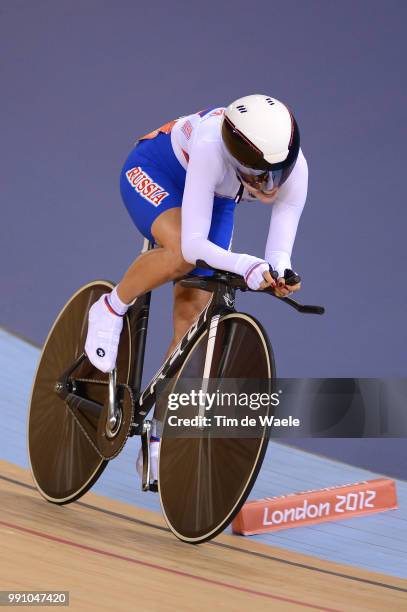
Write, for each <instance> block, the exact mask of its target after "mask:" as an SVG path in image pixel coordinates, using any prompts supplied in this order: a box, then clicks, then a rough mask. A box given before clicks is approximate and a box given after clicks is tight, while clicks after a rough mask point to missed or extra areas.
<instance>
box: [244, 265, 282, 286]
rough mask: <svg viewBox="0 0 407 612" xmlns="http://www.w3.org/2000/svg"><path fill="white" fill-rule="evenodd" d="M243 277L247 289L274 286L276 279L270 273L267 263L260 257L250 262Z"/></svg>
mask: <svg viewBox="0 0 407 612" xmlns="http://www.w3.org/2000/svg"><path fill="white" fill-rule="evenodd" d="M253 259H254V258H253ZM244 279H245V281H246V283H247V286H248V287H249V289H253V290H254V291H258V290H259V289H265V288H266V287H273V288H274V287H276V281H275V280H274V278H273V277H272V275H271V273H270V266H269V264H268V263H267V262H266V261H263V260H261V259H257V260H255V261H254V262H252V263H251V265H250V266H249V267H248V269H247V270H246V272H245V275H244Z"/></svg>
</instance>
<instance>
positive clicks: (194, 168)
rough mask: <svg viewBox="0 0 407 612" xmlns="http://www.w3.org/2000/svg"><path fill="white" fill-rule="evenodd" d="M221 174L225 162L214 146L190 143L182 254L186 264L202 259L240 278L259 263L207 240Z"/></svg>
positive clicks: (183, 203)
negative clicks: (238, 275) (191, 144)
mask: <svg viewBox="0 0 407 612" xmlns="http://www.w3.org/2000/svg"><path fill="white" fill-rule="evenodd" d="M225 171H226V167H225V163H224V161H223V159H222V156H221V153H220V152H219V150H218V148H217V145H216V143H212V142H210V141H203V142H196V143H194V145H193V147H192V150H191V152H190V159H189V163H188V170H187V176H186V182H185V189H184V196H183V200H182V228H181V247H182V255H183V257H184V259H185V260H186V261H188V262H189V263H193V264H195V263H196V261H197V259H203V260H204V261H206V263H208V264H209V265H210V266H212V267H213V268H219V269H222V270H227V271H229V272H235V273H236V274H240V275H242V276H244V275H245V274H246V273H247V272H248V270H249V268H250V266H253V265H256V264H257V263H258V262H261V261H262V260H260V259H258V258H256V257H252V256H250V255H246V254H239V253H232V252H231V251H227V250H226V249H222V248H221V247H219V246H217V245H215V244H214V243H213V242H211V241H210V240H208V235H209V230H210V227H211V221H212V209H213V199H214V196H215V188H216V185H218V184H219V183H220V182H221V181H222V178H223V176H224V173H225Z"/></svg>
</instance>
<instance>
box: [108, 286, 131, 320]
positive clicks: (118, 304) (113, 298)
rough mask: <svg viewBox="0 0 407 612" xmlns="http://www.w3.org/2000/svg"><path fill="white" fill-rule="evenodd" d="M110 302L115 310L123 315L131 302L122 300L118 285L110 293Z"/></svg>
mask: <svg viewBox="0 0 407 612" xmlns="http://www.w3.org/2000/svg"><path fill="white" fill-rule="evenodd" d="M109 303H110V306H111V307H112V308H113V310H114V311H115V312H117V314H118V315H121V316H122V315H125V314H126V312H127V309H128V307H129V304H125V303H124V302H122V301H121V299H120V298H119V296H118V295H117V287H115V288H114V289H113V291H112V293H110V294H109Z"/></svg>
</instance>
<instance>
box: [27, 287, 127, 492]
mask: <svg viewBox="0 0 407 612" xmlns="http://www.w3.org/2000/svg"><path fill="white" fill-rule="evenodd" d="M113 287H114V285H113V283H111V282H109V281H94V282H91V283H89V284H87V285H85V286H84V287H81V288H80V289H79V290H78V291H77V292H76V293H75V294H74V295H73V296H72V297H71V299H70V300H69V301H68V302H67V304H66V305H65V306H64V308H63V309H62V310H61V312H60V313H59V315H58V317H57V319H56V320H55V323H54V325H53V326H52V328H51V331H50V332H49V334H48V337H47V339H46V341H45V344H44V347H43V350H42V353H41V357H40V361H39V364H38V368H37V372H36V375H35V379H34V384H33V389H32V394H31V402H30V409H29V417H28V454H29V459H30V465H31V471H32V474H33V478H34V481H35V484H36V486H37V488H38V490H39V492H40V493H41V495H42V496H43V497H45V499H47V500H48V501H50V502H53V503H56V504H67V503H69V502H72V501H74V500H75V499H78V498H79V497H81V496H82V495H83V494H84V493H86V491H88V490H89V488H90V487H91V486H92V485H93V484H94V483H95V482H96V480H97V479H98V478H99V476H100V475H101V474H102V472H103V470H104V469H105V467H106V465H107V463H108V461H107V460H106V459H104V458H103V457H102V456H101V454H100V453H99V452H98V450H97V432H98V423H99V417H100V415H101V414H102V410H103V403H104V401H105V398H106V397H107V385H106V383H107V381H108V375H107V374H103V373H102V372H100V371H99V370H97V369H96V368H94V367H93V366H92V364H91V363H90V361H89V360H88V359H85V360H84V361H83V362H82V363H81V364H80V366H79V367H78V368H77V369H76V370H75V372H74V374H73V376H74V378H75V379H83V380H86V381H89V382H86V383H85V382H84V383H80V384H81V385H82V386H83V394H84V396H86V397H85V399H88V400H90V402H88V403H87V402H82V401H81V397H80V396H78V397H75V396H72V399H71V402H72V403H71V406H72V407H73V408H74V410H71V409H70V408H69V406H68V404H67V399H66V398H63V397H62V396H61V395H59V394H58V393H57V392H56V385H57V383H58V382H59V381H60V379H61V376H62V374H63V373H64V372H65V371H66V370H67V369H68V368H69V367H70V366H71V365H72V364H73V363H74V362H75V360H76V359H78V357H79V356H80V355H81V354H82V353H83V352H84V346H85V340H86V334H87V321H88V312H89V308H90V306H91V305H92V304H93V303H94V302H95V301H96V300H98V299H99V297H100V296H101V295H102V294H103V293H106V292H109V291H111V290H112V289H113ZM130 345H131V335H130V325H129V321H128V318H127V317H126V318H125V321H124V326H123V332H122V336H121V339H120V346H119V353H118V358H117V382H118V383H124V384H127V383H128V380H129V376H130ZM103 383H104V384H103Z"/></svg>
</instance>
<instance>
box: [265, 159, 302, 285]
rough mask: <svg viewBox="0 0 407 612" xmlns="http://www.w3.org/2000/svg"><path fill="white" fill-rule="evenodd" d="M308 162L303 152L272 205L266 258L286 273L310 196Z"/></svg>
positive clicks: (279, 272)
mask: <svg viewBox="0 0 407 612" xmlns="http://www.w3.org/2000/svg"><path fill="white" fill-rule="evenodd" d="M307 189H308V165H307V162H306V159H305V157H304V155H303V153H302V151H300V153H299V156H298V159H297V163H296V164H295V167H294V169H293V171H292V173H291V175H290V177H289V178H288V180H287V182H286V183H285V184H284V185H283V186H282V187H281V189H280V191H279V193H278V196H277V198H276V200H275V202H274V203H273V204H272V206H271V208H272V213H271V221H270V229H269V234H268V238H267V244H266V254H265V259H266V261H268V262H269V263H270V264H271V266H272V267H273V268H274V269H275V270H277V272H278V274H279V276H284V270H285V269H286V268H291V267H292V266H291V253H292V249H293V245H294V240H295V235H296V233H297V227H298V223H299V220H300V217H301V213H302V211H303V208H304V204H305V200H306V198H307Z"/></svg>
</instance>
